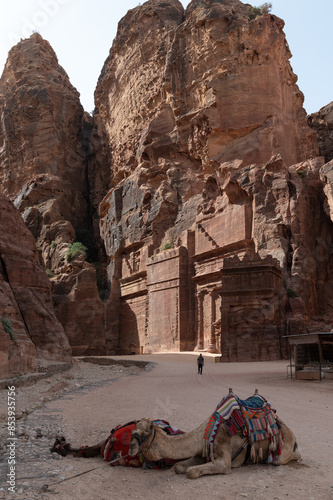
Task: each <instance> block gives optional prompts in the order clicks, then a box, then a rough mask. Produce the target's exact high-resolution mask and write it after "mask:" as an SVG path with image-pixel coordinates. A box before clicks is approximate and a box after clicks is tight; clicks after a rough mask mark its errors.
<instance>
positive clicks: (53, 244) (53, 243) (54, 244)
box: [50, 240, 57, 248]
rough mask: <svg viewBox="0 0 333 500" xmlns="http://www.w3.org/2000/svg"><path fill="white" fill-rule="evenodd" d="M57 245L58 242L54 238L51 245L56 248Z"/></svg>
mask: <svg viewBox="0 0 333 500" xmlns="http://www.w3.org/2000/svg"><path fill="white" fill-rule="evenodd" d="M56 246H57V244H56V242H55V241H54V240H53V241H52V242H51V245H50V247H51V248H56Z"/></svg>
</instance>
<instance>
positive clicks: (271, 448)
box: [269, 443, 276, 451]
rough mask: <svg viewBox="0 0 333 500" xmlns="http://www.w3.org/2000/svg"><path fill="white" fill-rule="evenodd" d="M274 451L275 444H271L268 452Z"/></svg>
mask: <svg viewBox="0 0 333 500" xmlns="http://www.w3.org/2000/svg"><path fill="white" fill-rule="evenodd" d="M275 450H276V444H275V443H271V444H270V445H269V451H275Z"/></svg>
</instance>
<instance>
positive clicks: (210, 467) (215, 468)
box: [186, 457, 231, 479]
mask: <svg viewBox="0 0 333 500" xmlns="http://www.w3.org/2000/svg"><path fill="white" fill-rule="evenodd" d="M230 472H231V458H230V457H229V459H225V458H217V459H215V462H214V463H213V462H207V463H204V464H202V465H197V466H193V467H189V468H188V469H187V471H186V475H187V477H188V478H190V479H196V478H197V477H200V476H204V475H205V474H229V473H230Z"/></svg>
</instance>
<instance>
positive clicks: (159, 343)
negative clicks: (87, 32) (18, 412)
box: [0, 0, 333, 361]
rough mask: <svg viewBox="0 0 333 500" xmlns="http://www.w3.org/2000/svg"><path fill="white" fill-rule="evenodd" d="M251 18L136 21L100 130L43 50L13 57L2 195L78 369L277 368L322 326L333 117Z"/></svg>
mask: <svg viewBox="0 0 333 500" xmlns="http://www.w3.org/2000/svg"><path fill="white" fill-rule="evenodd" d="M251 17H252V16H251V6H250V5H249V4H243V3H242V2H240V1H239V0H192V2H191V3H190V4H189V6H188V7H187V9H186V10H184V8H183V7H182V5H181V3H180V2H179V1H178V0H170V1H168V2H165V1H163V0H150V1H148V2H146V3H144V4H143V5H142V6H138V7H136V8H135V9H133V10H130V11H129V12H128V13H127V15H126V16H125V17H124V18H123V19H122V20H121V21H120V23H119V26H118V32H117V36H116V38H115V40H114V43H113V45H112V48H111V50H110V53H109V56H108V58H107V59H106V61H105V64H104V67H103V69H102V73H101V76H100V78H99V80H98V84H97V87H96V92H95V104H96V107H95V111H94V117H93V123H91V121H90V119H89V118H88V117H85V116H84V114H83V110H82V107H81V106H80V104H79V98H78V94H77V92H76V91H75V89H73V87H72V86H71V84H70V83H69V80H68V77H67V75H66V74H65V73H64V71H63V70H62V68H61V67H60V66H59V65H58V63H57V60H56V57H55V55H54V52H53V51H52V49H51V48H50V46H49V44H48V43H47V42H45V41H44V40H43V39H41V37H40V36H39V35H33V36H32V37H30V39H29V40H24V41H22V42H21V43H20V44H18V45H17V46H16V47H14V48H13V49H12V51H11V52H10V54H9V58H8V61H7V64H6V67H5V71H4V73H3V76H2V78H1V83H0V110H1V117H2V120H1V129H0V138H1V139H0V140H1V147H0V189H1V192H2V193H4V194H6V195H7V196H9V197H10V198H11V199H12V200H13V201H14V202H15V204H16V206H17V207H18V208H19V209H20V210H21V212H22V215H23V218H24V220H25V222H26V224H27V226H28V227H29V229H30V230H31V232H32V233H33V235H34V237H35V238H36V239H37V241H38V243H39V245H40V247H41V253H42V258H43V261H44V263H45V267H49V268H50V269H51V271H52V272H53V273H54V275H55V276H54V277H53V278H51V281H52V286H53V300H54V303H55V307H56V312H57V315H58V318H59V319H60V321H61V323H62V324H63V326H64V329H65V331H66V333H67V335H68V338H69V340H70V344H71V346H72V348H73V352H74V354H83V353H87V354H88V353H94V354H103V353H108V354H117V353H125V354H128V353H140V352H156V351H160V350H165V349H168V350H174V351H178V350H191V349H197V350H207V351H211V352H217V353H220V352H221V350H222V353H223V359H224V360H227V361H237V360H243V361H246V360H254V359H256V360H258V359H259V360H265V359H279V358H280V357H281V356H285V355H286V342H285V339H284V335H286V334H288V333H291V332H304V331H306V330H307V329H316V330H321V331H322V330H325V329H328V328H329V329H331V327H332V323H333V317H332V313H331V310H332V307H333V294H332V291H331V287H330V281H331V279H332V270H333V266H332V264H333V261H332V244H331V234H332V229H333V225H332V224H333V223H332V221H333V217H332V214H333V201H332V200H333V174H332V173H331V172H332V171H333V170H332V165H331V164H330V163H326V164H325V158H324V157H326V161H328V160H329V159H330V156H329V142H330V138H329V137H330V136H329V134H327V133H326V132H325V134H323V135H320V134H321V132H320V131H321V130H323V129H324V128H325V127H326V125H324V124H325V123H327V124H329V116H328V115H329V112H328V113H326V112H325V116H322V114H323V113H322V110H321V112H320V113H322V114H321V115H320V117H319V118H318V120H319V121H316V119H313V120H312V122H311V120H310V122H309V123H310V125H311V127H310V126H309V124H308V121H307V116H306V113H305V111H304V109H303V95H302V93H301V92H300V90H299V88H298V86H297V84H296V81H297V77H296V76H295V75H294V73H293V71H292V68H291V65H290V63H289V59H290V57H291V53H290V50H289V47H288V44H287V42H286V39H285V35H284V32H283V25H284V23H283V21H282V20H281V19H279V18H277V17H276V16H274V15H270V14H264V15H261V16H258V17H256V18H255V19H251ZM320 120H321V121H320ZM319 122H320V123H319ZM316 123H317V125H316ZM318 123H319V125H318ZM91 128H92V130H91ZM328 129H329V125H327V127H326V129H325V130H328ZM317 130H319V132H318V137H319V147H320V153H319V150H318V145H317ZM90 132H91V134H90ZM324 136H325V138H324ZM320 137H322V139H320ZM320 141H322V143H325V144H321V143H320ZM319 154H320V155H321V156H319ZM84 237H86V238H88V240H89V245H90V252H91V255H90V257H88V260H90V261H92V260H97V259H98V260H99V267H98V272H99V276H98V279H99V281H100V283H101V282H103V279H104V277H105V276H104V274H103V270H104V268H105V267H107V285H106V286H105V285H104V291H105V292H107V293H105V294H104V297H103V302H102V301H101V300H100V297H99V293H98V290H97V287H96V270H95V267H96V266H93V265H92V264H91V263H87V262H86V261H85V260H84V259H83V258H82V256H81V257H79V258H77V259H75V260H74V261H73V262H70V263H68V262H66V260H65V255H66V252H67V251H68V248H69V246H70V244H71V243H72V242H73V241H74V239H76V240H79V241H81V242H84V241H83V239H84ZM89 238H90V239H89ZM99 291H100V292H101V287H100V286H99ZM109 292H110V294H109Z"/></svg>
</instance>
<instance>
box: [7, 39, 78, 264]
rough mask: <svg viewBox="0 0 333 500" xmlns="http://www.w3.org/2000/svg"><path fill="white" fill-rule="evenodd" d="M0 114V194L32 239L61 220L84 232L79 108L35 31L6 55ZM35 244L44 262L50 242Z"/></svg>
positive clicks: (53, 57)
mask: <svg viewBox="0 0 333 500" xmlns="http://www.w3.org/2000/svg"><path fill="white" fill-rule="evenodd" d="M0 110H1V116H2V119H1V125H0V142H1V151H0V165H1V167H0V190H1V193H2V194H5V195H6V196H8V197H9V198H10V199H11V200H12V201H13V202H14V204H15V206H16V207H17V208H18V209H19V210H20V211H21V212H22V213H24V219H25V221H26V223H27V226H28V227H29V229H30V230H31V232H32V233H33V235H34V237H35V239H39V238H40V235H41V233H42V232H43V234H44V236H45V234H46V233H47V230H46V228H48V227H50V226H51V225H52V224H54V223H55V222H57V221H59V220H61V221H64V220H65V221H68V222H70V223H71V224H72V226H73V227H74V228H75V229H80V228H81V229H86V228H87V222H86V221H87V215H88V205H87V181H86V168H85V161H86V151H85V144H84V140H83V122H84V116H83V109H82V106H81V104H80V101H79V94H78V92H77V91H76V89H74V87H73V86H72V85H71V83H70V81H69V78H68V76H67V74H66V72H65V71H64V70H63V68H62V67H61V66H59V64H58V61H57V57H56V55H55V53H54V51H53V49H52V48H51V46H50V45H49V43H48V42H47V41H45V40H43V38H42V37H41V36H40V35H39V34H37V33H36V34H34V35H32V36H31V37H30V38H29V39H27V40H23V41H21V42H20V43H19V44H17V45H16V46H15V47H13V49H12V50H11V51H10V52H9V56H8V60H7V63H6V66H5V69H4V71H3V74H2V77H1V81H0ZM55 239H56V236H55ZM39 244H40V246H42V247H43V257H44V260H47V259H48V257H49V253H50V252H49V249H48V247H49V245H50V244H51V241H48V240H47V239H43V238H41V239H40V241H39ZM47 244H48V245H47Z"/></svg>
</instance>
